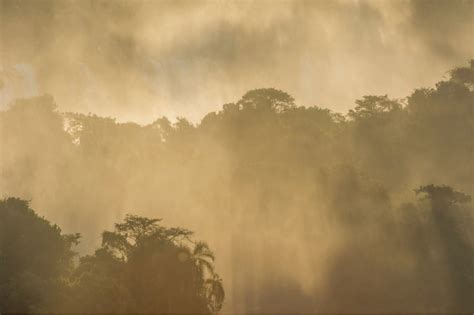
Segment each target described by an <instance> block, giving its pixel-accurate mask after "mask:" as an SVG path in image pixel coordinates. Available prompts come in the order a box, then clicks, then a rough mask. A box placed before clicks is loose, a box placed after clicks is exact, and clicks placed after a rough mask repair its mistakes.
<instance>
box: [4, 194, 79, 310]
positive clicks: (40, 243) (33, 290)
mask: <svg viewBox="0 0 474 315" xmlns="http://www.w3.org/2000/svg"><path fill="white" fill-rule="evenodd" d="M78 239H79V235H78V234H71V235H65V234H61V229H60V228H59V227H58V226H56V225H52V224H51V223H49V222H48V221H47V220H45V219H43V218H41V217H39V216H38V215H37V214H36V213H35V212H34V211H33V210H32V209H31V208H30V207H29V204H28V202H27V201H25V200H21V199H18V198H8V199H4V200H1V201H0V310H1V311H2V312H5V313H28V312H54V311H60V310H61V308H60V302H59V301H61V300H63V299H64V298H66V295H67V290H68V283H67V280H65V279H67V277H68V276H69V274H70V272H71V271H72V268H73V261H72V259H73V257H74V256H75V253H74V252H73V251H72V246H73V245H75V244H77V242H78Z"/></svg>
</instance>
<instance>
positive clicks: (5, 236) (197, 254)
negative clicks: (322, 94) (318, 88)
mask: <svg viewBox="0 0 474 315" xmlns="http://www.w3.org/2000/svg"><path fill="white" fill-rule="evenodd" d="M473 77H474V61H471V62H470V64H469V65H466V66H463V67H459V68H456V69H454V70H451V71H450V72H448V73H447V77H446V78H445V79H444V80H442V81H440V82H438V83H437V84H436V85H435V86H434V87H433V88H419V89H416V90H414V91H413V93H411V94H410V95H408V96H407V97H406V98H403V99H392V98H390V97H389V96H388V95H367V96H364V97H362V98H361V99H358V100H356V101H355V106H354V107H353V109H351V110H350V111H349V112H348V113H347V114H341V113H335V112H333V111H331V110H329V109H326V108H321V107H318V106H301V105H299V104H297V102H296V101H295V100H294V99H293V97H292V96H291V95H289V94H287V93H286V92H284V91H280V90H278V89H274V88H264V89H256V90H252V91H249V92H247V93H246V94H245V95H244V96H243V97H242V98H241V99H240V100H237V101H236V102H235V103H229V104H225V105H223V106H222V109H221V110H219V111H216V112H211V113H208V114H207V115H206V116H205V117H204V118H203V119H202V120H201V121H200V122H199V123H191V122H189V121H188V120H186V119H185V118H178V119H176V120H174V121H170V120H169V119H168V118H166V117H159V118H157V119H156V120H155V121H154V122H153V123H151V124H148V125H139V124H136V123H132V122H129V123H119V122H117V121H116V120H115V119H113V118H110V117H100V116H97V115H95V114H82V113H72V112H66V113H63V112H60V111H59V110H58V107H57V106H56V104H55V102H54V99H53V97H51V96H41V97H35V98H31V99H20V100H17V101H15V102H13V103H12V104H11V105H10V106H9V108H8V109H6V110H5V111H2V112H0V128H1V129H0V131H1V132H0V143H1V155H0V193H1V195H2V197H3V198H7V197H18V198H21V199H15V198H13V199H11V198H8V199H4V200H3V201H2V202H1V204H0V216H1V220H0V237H1V238H0V244H1V247H0V249H1V252H0V257H1V258H2V262H1V264H2V265H1V266H2V267H4V266H9V267H8V268H13V269H15V268H17V269H15V271H14V272H11V271H5V270H7V269H5V268H2V270H1V271H0V275H1V278H0V292H1V296H0V299H1V300H0V303H1V304H0V311H2V308H5V307H6V306H5V305H13V306H12V307H15V308H14V309H15V310H16V309H19V310H20V311H31V310H33V311H36V310H38V308H37V307H40V306H37V305H39V304H38V303H39V302H38V295H37V294H38V293H37V292H43V291H44V290H42V289H41V288H42V287H43V286H48V288H51V287H55V288H58V289H57V290H47V291H48V296H45V297H42V301H45V302H44V303H49V302H48V301H52V300H56V301H57V300H58V299H59V300H63V301H65V305H54V307H69V306H70V305H75V306H74V307H75V309H76V310H82V309H81V307H83V308H84V310H85V311H90V310H93V312H104V311H106V312H122V311H124V310H126V311H130V312H135V311H138V312H149V311H154V310H160V311H161V310H165V312H172V311H173V312H174V311H175V312H204V313H206V312H215V311H217V310H219V309H220V308H221V306H222V305H223V304H222V303H223V298H224V288H223V287H222V283H223V285H224V286H225V296H226V298H225V300H226V303H225V304H224V308H223V310H225V309H226V307H227V308H228V309H229V310H232V311H234V312H236V313H238V312H248V313H252V312H254V313H255V312H260V311H266V312H294V311H295V310H296V311H300V312H306V311H307V312H314V311H320V312H322V311H327V312H340V311H348V310H350V311H352V312H466V311H472V309H474V304H473V303H474V302H473V301H474V296H473V294H474V271H473V268H472V266H474V228H473V227H474V213H473V208H472V204H471V197H470V196H473V193H474V174H473V165H474V164H473V152H474V137H473V134H474V115H473V108H474V89H473V84H474V81H473ZM342 92H343V91H341V93H342ZM23 200H31V204H32V206H33V207H34V208H35V209H37V210H38V211H39V213H40V214H41V215H42V216H44V217H45V218H48V220H52V221H54V222H55V223H57V224H58V225H59V226H61V228H62V229H64V231H66V232H67V233H81V235H82V237H81V242H80V243H79V245H78V246H77V248H76V249H75V250H76V251H78V252H80V253H81V255H82V257H81V258H80V260H78V262H77V263H76V265H75V264H74V263H73V257H74V253H73V251H72V248H73V245H74V244H75V243H76V242H77V241H78V240H79V239H78V237H77V235H76V234H62V233H61V230H60V229H59V228H58V227H57V226H54V225H51V224H50V223H49V222H47V221H46V220H45V219H42V218H41V217H38V216H37V215H36V214H34V213H33V212H32V210H31V209H30V208H29V205H28V203H27V202H25V201H23ZM125 213H132V215H130V216H125ZM124 217H125V221H123V222H122V223H117V224H116V225H115V226H114V225H113V224H114V223H115V222H118V221H121V220H122V219H123V218H124ZM155 217H160V218H164V219H166V222H170V224H172V225H176V226H185V227H188V228H189V229H191V230H193V231H195V232H196V235H198V236H199V238H200V239H201V238H202V239H205V240H206V241H207V242H208V243H209V244H210V245H209V246H210V247H212V248H213V249H214V251H215V253H216V256H217V257H219V260H218V262H217V264H218V265H217V267H218V268H219V270H220V274H221V275H222V278H223V279H224V280H223V281H221V278H220V277H219V276H217V274H215V272H214V267H213V257H214V256H213V254H212V252H211V251H210V249H209V246H208V245H207V243H202V242H196V241H194V240H193V239H191V233H190V232H189V231H188V230H187V229H182V228H165V227H163V226H161V223H160V221H158V220H155V219H149V218H155ZM10 220H13V221H10ZM26 228H28V233H26V234H24V235H26V236H25V237H26V238H18V237H15V235H20V234H18V233H22V232H21V231H22V229H26ZM111 228H112V229H111ZM103 230H110V231H108V232H104V233H103V234H102V239H101V240H100V238H98V237H97V236H98V235H100V232H101V231H103ZM15 233H16V234H15ZM22 235H23V234H22ZM11 240H16V241H15V242H11ZM101 241H102V242H101ZM35 244H39V245H38V246H37V245H35ZM43 246H44V247H43ZM39 248H44V251H43V250H42V251H40V252H38V249H39ZM97 248H98V249H97ZM94 249H97V250H96V251H95V252H94ZM24 251H25V253H24ZM91 253H92V254H91ZM19 255H20V256H19ZM21 255H25V256H21ZM31 257H34V259H32V260H30V258H31ZM5 259H6V260H5ZM5 261H6V262H8V265H5ZM17 261H21V264H17V263H16V262H17ZM23 263H24V265H23ZM46 265H47V266H48V267H45V266H46ZM45 268H46V269H45ZM13 269H12V270H13ZM8 270H10V269H8ZM38 270H41V272H38ZM43 270H48V272H47V273H44V272H43ZM135 273H138V274H140V277H138V278H137V277H135ZM150 273H159V274H160V275H163V277H159V280H151V278H148V277H147V275H149V274H150ZM15 277H17V278H15ZM32 277H33V278H34V279H35V280H34V281H32V280H30V279H31V278H32ZM14 279H16V280H14ZM18 279H19V280H18ZM65 279H67V281H66V280H65ZM153 279H155V278H153ZM5 283H7V284H5ZM33 283H34V288H24V287H23V286H26V285H27V284H33ZM12 284H15V285H17V286H19V287H18V288H16V289H15V290H19V291H18V292H28V293H27V294H28V297H24V298H23V297H22V298H21V299H22V301H31V305H34V306H32V307H33V308H31V309H25V308H24V307H25V305H26V304H25V305H23V304H22V303H21V302H19V299H20V296H13V295H12V292H16V291H15V290H12V289H10V287H8V286H9V285H12ZM6 286H7V287H6ZM32 286H33V285H32ZM91 288H93V289H91ZM150 288H153V289H150ZM165 288H166V289H165ZM30 289H31V290H32V291H28V290H30ZM64 290H66V291H64ZM67 290H77V291H74V292H76V293H75V296H77V299H76V300H75V301H68V300H67V298H57V295H56V296H55V294H62V293H61V292H67ZM143 290H145V291H147V290H150V291H147V292H158V296H160V297H162V296H166V298H164V299H160V298H159V299H155V298H154V297H153V298H152V297H151V296H149V295H147V294H141V292H142V291H143ZM165 291H166V292H165ZM97 292H100V294H97ZM25 294H26V293H25ZM49 295H50V296H49ZM183 299H184V301H186V302H184V303H183V302H182V301H183ZM109 301H114V302H113V303H111V304H107V303H109ZM117 301H119V302H120V303H123V304H120V303H118V302H117ZM6 303H8V304H6ZM28 303H30V302H28ZM74 303H76V304H74ZM66 304H67V305H66ZM45 305H46V304H45ZM187 307H189V308H187Z"/></svg>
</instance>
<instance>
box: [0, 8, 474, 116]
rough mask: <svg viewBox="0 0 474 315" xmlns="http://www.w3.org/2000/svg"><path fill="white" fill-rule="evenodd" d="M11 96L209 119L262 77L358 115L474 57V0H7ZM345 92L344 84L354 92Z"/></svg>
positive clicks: (6, 79)
mask: <svg viewBox="0 0 474 315" xmlns="http://www.w3.org/2000/svg"><path fill="white" fill-rule="evenodd" d="M0 3H1V6H0V19H1V20H0V32H1V39H0V45H1V48H0V53H1V55H0V58H1V59H0V61H1V62H0V72H1V79H0V80H1V81H0V106H1V107H5V106H7V104H8V103H10V102H11V101H12V100H13V99H15V98H17V97H31V96H35V95H41V94H44V93H49V94H52V95H54V97H55V99H56V100H57V102H58V104H59V106H60V110H63V111H77V112H84V113H87V112H94V113H97V114H99V115H103V116H113V117H117V118H118V119H119V121H136V122H140V123H147V122H150V121H151V120H152V118H153V117H156V116H158V115H166V116H168V117H176V116H184V117H186V118H188V119H191V120H192V121H198V120H199V119H201V118H202V117H203V116H204V115H205V114H206V113H207V112H209V111H211V110H216V109H218V108H219V107H220V106H221V104H224V103H227V102H231V101H233V100H235V99H238V98H239V97H240V96H241V95H243V93H244V92H245V91H247V90H250V89H252V88H256V87H267V86H270V87H276V88H280V89H282V90H285V91H287V92H289V93H290V94H291V95H293V96H294V97H295V98H296V100H297V101H298V102H299V103H300V104H303V105H307V106H310V105H318V106H324V107H328V108H330V109H332V110H336V111H339V112H343V111H346V110H347V109H348V108H350V107H351V106H352V104H353V101H354V99H356V98H360V97H361V96H362V95H366V94H385V93H388V94H389V95H390V96H392V97H401V96H405V95H407V94H408V93H409V92H411V89H412V88H413V87H416V86H432V85H433V84H434V82H436V80H438V79H439V78H440V77H442V76H443V75H445V74H446V72H445V71H446V69H451V68H453V67H454V66H455V65H459V64H462V63H464V62H465V61H466V60H468V59H469V58H470V57H471V55H472V53H473V47H474V45H473V40H472V27H473V23H472V18H473V15H472V12H473V2H472V1H457V0H455V1H258V2H247V1H238V2H230V1H89V0H84V1H50V0H41V1H11V0H2V1H0ZM341 88H343V89H344V93H341Z"/></svg>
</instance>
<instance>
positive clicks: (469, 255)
mask: <svg viewBox="0 0 474 315" xmlns="http://www.w3.org/2000/svg"><path fill="white" fill-rule="evenodd" d="M415 192H416V194H417V195H422V196H424V199H427V200H428V201H429V203H430V210H431V215H432V218H433V225H434V227H435V228H436V230H437V231H438V233H439V236H440V239H439V243H440V244H441V250H442V252H443V254H444V261H445V263H446V264H447V267H448V269H449V273H450V278H451V284H450V285H451V287H452V289H453V291H452V292H453V299H452V301H453V304H452V305H451V310H454V311H462V312H465V311H470V310H471V309H472V308H473V307H474V302H473V301H474V273H473V266H474V244H472V243H470V242H469V240H468V239H466V233H467V231H468V229H472V226H473V225H472V224H473V223H474V221H473V219H474V218H473V216H472V213H473V209H472V208H471V207H463V206H465V205H466V204H468V203H469V202H470V201H471V197H470V196H469V195H466V194H464V193H461V192H458V191H456V190H454V189H453V188H452V187H449V186H436V185H426V186H420V187H419V188H418V189H416V190H415ZM463 224H467V227H466V229H464V228H463V226H462V225H463Z"/></svg>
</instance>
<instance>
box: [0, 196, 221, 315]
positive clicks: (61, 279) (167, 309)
mask: <svg viewBox="0 0 474 315" xmlns="http://www.w3.org/2000/svg"><path fill="white" fill-rule="evenodd" d="M159 221H160V220H158V219H148V218H144V217H139V216H133V215H129V216H127V217H126V218H125V221H124V222H123V223H119V224H116V229H115V231H113V232H108V231H106V232H104V233H103V244H102V247H101V248H99V249H98V250H96V252H95V253H94V255H88V256H84V257H81V258H80V260H79V263H78V264H76V266H74V261H73V258H74V256H75V253H74V252H73V251H72V250H71V247H72V246H73V245H75V244H77V243H78V239H79V235H78V234H74V235H64V234H61V230H60V229H59V228H58V227H57V226H56V225H51V224H50V223H49V222H48V221H47V220H45V219H43V218H40V217H38V215H37V214H36V213H35V212H34V211H33V210H32V209H31V208H29V205H28V203H27V202H26V201H23V200H20V199H15V198H9V199H5V200H2V201H0V267H1V269H0V279H1V282H0V310H1V311H2V312H5V313H38V312H41V313H51V312H54V313H56V312H61V313H78V312H83V313H116V312H117V313H124V312H128V313H132V312H134V313H154V314H158V313H160V314H165V313H193V314H212V313H215V312H217V311H219V310H220V309H221V307H222V303H223V301H224V289H223V287H222V280H221V279H220V278H219V276H218V275H217V274H216V273H215V271H214V254H213V253H212V252H211V250H210V249H209V247H208V246H207V244H206V243H203V242H194V241H193V240H192V238H191V237H192V232H190V231H188V230H186V229H182V228H165V227H163V226H161V225H159V224H158V222H159Z"/></svg>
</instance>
